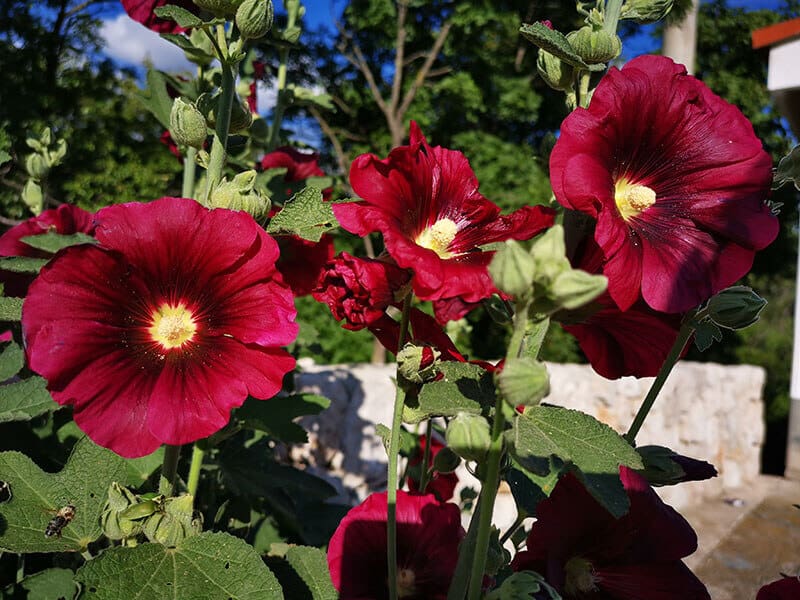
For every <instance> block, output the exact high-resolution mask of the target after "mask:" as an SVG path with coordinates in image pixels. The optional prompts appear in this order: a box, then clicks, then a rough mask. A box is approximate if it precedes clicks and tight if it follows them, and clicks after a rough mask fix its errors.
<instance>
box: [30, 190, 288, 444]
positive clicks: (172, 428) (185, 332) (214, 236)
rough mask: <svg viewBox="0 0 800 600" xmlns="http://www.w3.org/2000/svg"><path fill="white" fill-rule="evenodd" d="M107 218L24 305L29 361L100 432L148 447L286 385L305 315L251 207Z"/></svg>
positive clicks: (48, 270)
mask: <svg viewBox="0 0 800 600" xmlns="http://www.w3.org/2000/svg"><path fill="white" fill-rule="evenodd" d="M96 224H97V228H96V232H95V235H96V237H97V240H98V241H99V245H97V246H95V245H81V246H73V247H70V248H66V249H65V250H62V251H61V252H59V254H58V255H57V256H56V258H55V259H54V260H53V261H52V262H51V263H49V264H48V265H47V266H46V267H44V268H43V269H42V271H41V273H40V275H39V277H38V278H37V279H36V281H35V282H34V283H33V284H32V285H31V288H30V292H29V294H28V297H27V298H26V300H25V304H24V305H23V310H22V329H23V335H24V337H25V341H26V350H27V357H28V364H29V365H30V367H31V368H32V369H33V370H34V371H36V372H37V373H39V374H41V375H42V376H43V377H44V378H45V379H46V380H47V382H48V389H49V390H50V392H51V394H52V396H53V398H54V399H55V400H56V401H57V402H58V403H59V404H70V405H72V406H73V409H74V418H75V422H76V423H77V424H78V426H79V427H80V428H81V429H82V430H83V431H85V432H86V434H87V435H88V436H89V437H90V438H91V439H92V440H94V441H95V442H96V443H98V444H100V445H101V446H105V447H106V448H110V449H111V450H114V451H115V452H117V453H118V454H120V455H122V456H126V457H135V456H143V455H145V454H149V453H151V452H153V451H154V450H155V449H156V448H158V446H159V445H161V444H162V443H166V444H174V445H179V444H186V443H188V442H192V441H194V440H197V439H200V438H203V437H206V436H208V435H211V434H212V433H214V432H216V431H218V430H219V429H221V428H222V427H224V426H225V425H226V424H227V423H228V420H229V415H230V411H231V409H232V408H235V407H238V406H240V405H241V404H242V402H244V400H245V398H246V397H247V396H248V395H252V396H254V397H256V398H270V397H272V396H273V395H275V394H276V393H277V392H278V391H279V390H280V389H281V384H282V380H283V376H284V375H285V374H286V373H287V372H289V371H291V370H292V368H294V362H295V361H294V359H293V358H292V357H291V356H290V355H289V354H288V353H287V352H286V351H284V350H282V349H281V348H280V346H283V345H285V344H288V343H290V342H291V341H292V340H294V338H295V337H296V335H297V325H296V323H295V322H294V320H295V315H296V312H295V308H294V304H293V299H292V295H291V293H290V292H289V290H288V289H287V288H286V287H285V285H284V284H283V283H282V282H281V279H280V275H279V274H278V273H277V272H276V270H275V261H276V259H277V257H278V247H277V244H275V242H274V241H273V240H272V238H270V237H269V236H268V235H267V234H266V233H265V232H264V230H263V229H261V228H260V227H259V226H258V225H257V224H256V222H255V221H254V220H253V218H252V217H251V216H250V215H248V214H246V213H244V212H236V211H229V210H224V209H216V210H208V209H206V208H204V207H202V206H201V205H200V204H198V203H197V202H195V201H194V200H189V199H184V198H162V199H160V200H156V201H155V202H151V203H149V204H120V205H116V206H111V207H109V208H105V209H103V210H101V211H100V212H98V213H97V216H96Z"/></svg>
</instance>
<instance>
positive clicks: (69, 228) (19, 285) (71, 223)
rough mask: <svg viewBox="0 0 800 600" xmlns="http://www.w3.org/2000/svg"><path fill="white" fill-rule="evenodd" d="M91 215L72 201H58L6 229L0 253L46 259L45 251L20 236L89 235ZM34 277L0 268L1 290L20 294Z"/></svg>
mask: <svg viewBox="0 0 800 600" xmlns="http://www.w3.org/2000/svg"><path fill="white" fill-rule="evenodd" d="M93 217H94V215H93V214H92V213H90V212H87V211H85V210H83V209H82V208H78V207H77V206H73V205H72V204H62V205H61V206H59V207H58V208H53V209H50V210H46V211H44V212H43V213H42V214H40V215H39V216H38V217H33V218H31V219H28V220H27V221H25V222H24V223H20V224H19V225H17V226H15V227H12V228H11V229H9V230H8V231H6V232H5V233H4V234H3V235H2V237H0V256H29V257H32V258H50V256H51V255H50V254H49V253H47V252H44V251H43V250H37V249H36V248H33V247H31V246H29V245H28V244H26V243H25V242H23V241H22V238H24V237H28V236H30V235H41V234H43V233H47V232H48V231H54V232H56V233H61V234H63V235H71V234H73V233H86V234H89V235H92V234H93V233H94V223H93V222H92V218H93ZM34 277H35V276H33V275H29V274H26V273H10V272H8V271H0V282H2V283H3V285H4V286H5V287H4V289H3V293H4V294H5V295H6V296H17V297H22V296H24V295H25V294H26V293H27V291H28V286H29V285H30V283H31V282H32V281H33V280H34Z"/></svg>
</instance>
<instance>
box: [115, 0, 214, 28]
mask: <svg viewBox="0 0 800 600" xmlns="http://www.w3.org/2000/svg"><path fill="white" fill-rule="evenodd" d="M166 4H173V5H175V6H180V7H181V8H185V9H186V10H188V11H190V12H193V13H197V12H199V9H198V8H197V5H196V4H195V3H194V2H192V1H191V0H122V6H123V8H124V9H125V12H126V13H128V16H129V17H130V18H131V19H133V20H134V21H137V22H139V23H141V24H142V25H144V26H145V27H147V28H148V29H152V30H153V31H157V32H158V33H181V32H182V31H184V30H183V28H182V27H178V24H177V23H175V21H171V20H169V19H160V18H158V17H157V16H156V15H155V13H154V12H153V11H154V10H155V9H156V8H158V7H159V6H164V5H166Z"/></svg>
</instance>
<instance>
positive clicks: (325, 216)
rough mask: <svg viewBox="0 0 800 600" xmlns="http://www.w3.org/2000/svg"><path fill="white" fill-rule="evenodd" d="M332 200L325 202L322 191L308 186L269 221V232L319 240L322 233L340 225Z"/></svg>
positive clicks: (312, 240)
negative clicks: (334, 212) (335, 215)
mask: <svg viewBox="0 0 800 600" xmlns="http://www.w3.org/2000/svg"><path fill="white" fill-rule="evenodd" d="M332 206H333V205H332V204H331V203H330V202H323V200H322V191H321V190H319V189H318V188H315V187H307V188H305V189H303V190H301V191H299V192H297V193H296V194H295V195H294V196H292V198H291V199H290V200H289V201H288V202H287V203H286V204H284V206H283V210H281V212H279V213H278V214H277V215H275V216H274V217H273V218H272V220H271V221H270V222H269V226H268V227H267V232H268V233H271V234H274V235H280V234H294V235H297V236H300V237H301V238H303V239H304V240H309V241H311V242H318V241H319V240H320V238H321V237H322V234H323V233H325V232H326V231H330V230H331V229H334V228H336V227H338V226H339V223H338V222H337V221H336V217H334V216H333V208H332Z"/></svg>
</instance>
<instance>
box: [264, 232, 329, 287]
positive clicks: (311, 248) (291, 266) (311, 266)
mask: <svg viewBox="0 0 800 600" xmlns="http://www.w3.org/2000/svg"><path fill="white" fill-rule="evenodd" d="M276 239H277V242H278V247H279V248H280V253H281V254H280V257H278V263H277V267H278V271H280V274H281V275H282V276H283V280H284V281H285V282H286V284H287V285H288V286H289V287H290V288H292V293H293V294H294V295H295V296H307V295H308V294H310V293H311V292H312V291H313V290H314V289H316V288H317V286H318V285H319V280H320V277H321V276H322V270H323V268H324V267H325V264H326V263H327V262H328V261H329V260H331V259H332V258H333V254H334V252H335V250H334V247H333V238H332V237H331V236H329V235H328V234H324V235H323V236H322V237H321V238H320V240H319V241H318V242H312V241H309V240H304V239H303V238H301V237H298V236H296V235H291V236H287V235H281V236H277V238H276Z"/></svg>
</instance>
